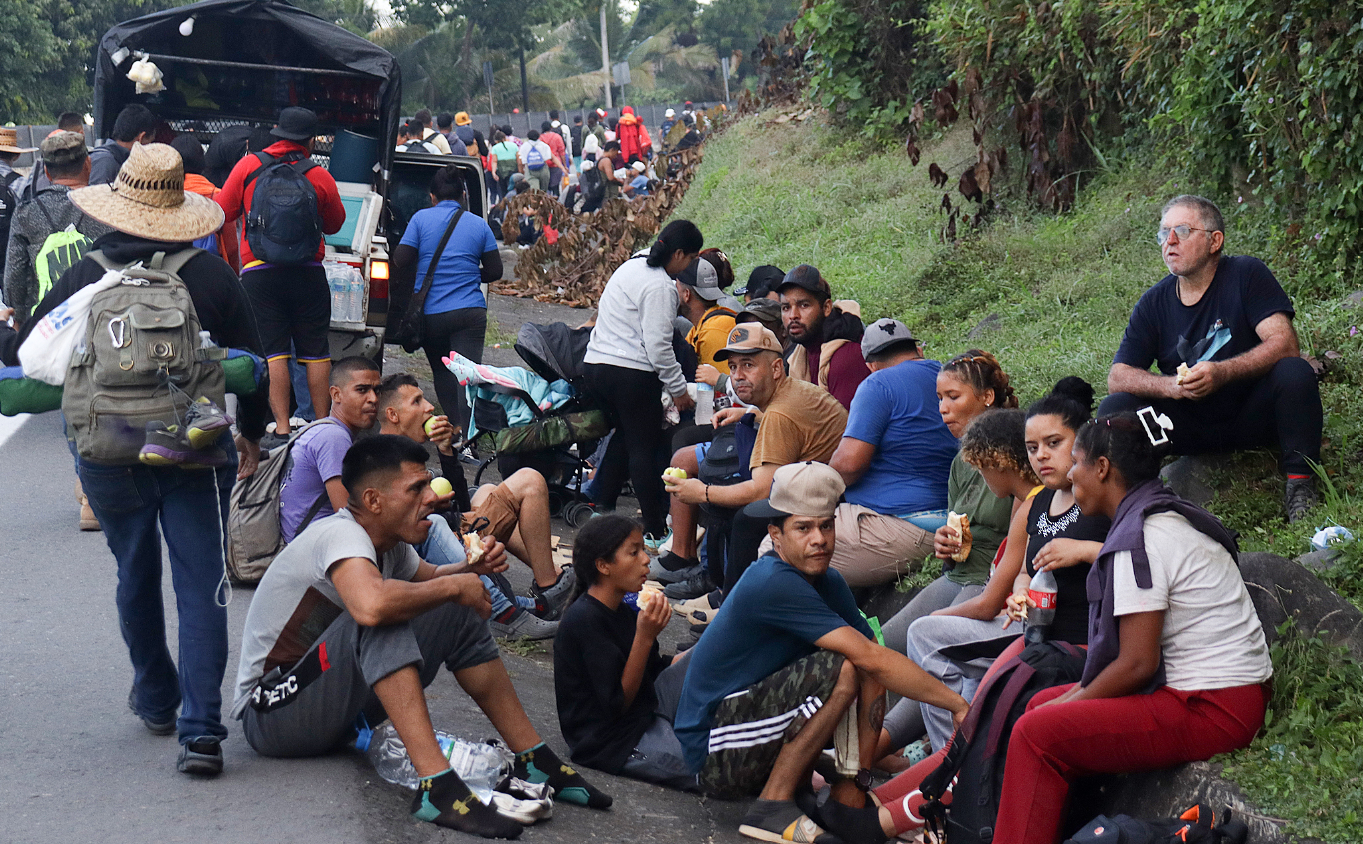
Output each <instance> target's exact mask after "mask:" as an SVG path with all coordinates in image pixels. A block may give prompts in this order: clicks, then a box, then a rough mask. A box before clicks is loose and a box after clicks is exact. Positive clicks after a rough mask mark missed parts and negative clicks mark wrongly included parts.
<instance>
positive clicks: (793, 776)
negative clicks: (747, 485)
mask: <svg viewBox="0 0 1363 844" xmlns="http://www.w3.org/2000/svg"><path fill="white" fill-rule="evenodd" d="M842 492H843V484H842V479H841V478H839V477H838V473H837V472H835V471H834V470H833V469H831V468H830V467H828V466H825V465H823V464H821V463H812V462H810V463H797V464H793V465H789V466H783V467H781V468H780V469H777V470H776V472H775V474H774V476H773V480H772V485H771V497H770V498H769V499H767V500H764V501H758V502H755V503H753V504H750V505H748V507H747V508H745V511H746V512H747V514H748V515H749V516H751V517H753V518H760V519H765V520H767V521H768V525H769V526H768V528H767V531H768V534H769V535H770V536H771V539H772V542H773V543H774V550H773V553H771V554H768V555H767V556H764V557H762V558H761V559H759V560H758V561H757V562H755V563H753V564H752V565H751V566H750V567H749V568H748V569H747V571H745V572H744V573H743V577H742V578H741V579H740V580H739V581H738V583H737V585H735V586H734V589H733V591H732V592H731V593H730V595H729V597H728V599H727V601H726V602H725V606H726V607H728V609H726V610H725V611H724V612H723V613H721V614H720V615H719V616H718V617H717V618H716V619H715V621H714V622H713V623H711V625H710V627H709V629H707V630H706V631H705V634H704V635H702V636H701V638H700V641H699V642H698V643H697V644H696V646H695V647H694V649H693V650H692V652H691V655H690V657H689V658H688V664H687V667H686V679H685V681H684V682H683V684H682V690H681V696H680V699H679V702H678V706H677V714H676V718H675V722H674V723H675V725H676V734H677V739H678V740H679V741H680V742H681V745H682V749H683V751H684V753H685V756H686V762H687V764H688V765H689V766H690V767H691V769H692V770H693V771H695V772H696V773H697V774H699V776H700V786H701V788H702V789H703V790H704V791H705V792H707V793H708V794H711V795H714V796H717V797H740V796H745V795H749V794H753V793H755V792H760V793H759V794H758V798H757V802H756V803H754V804H753V806H752V808H751V809H749V810H748V813H747V815H746V816H745V817H744V819H743V825H742V826H740V827H739V828H738V831H739V832H741V833H742V834H744V835H747V836H749V837H752V838H758V839H762V840H766V841H819V840H826V839H821V836H822V835H824V833H823V831H822V830H821V829H820V828H819V827H818V826H817V824H816V823H815V822H814V821H812V820H810V818H809V817H808V816H806V815H805V813H804V812H803V811H802V810H801V809H800V808H799V807H797V805H796V795H797V792H807V791H808V789H809V781H810V773H811V770H812V768H813V766H814V762H815V760H816V759H817V758H818V757H819V755H820V753H821V752H822V751H823V748H824V747H825V745H827V744H828V741H829V739H831V738H833V734H834V730H835V728H837V727H838V725H839V722H840V721H842V720H843V719H844V718H847V719H854V720H855V729H854V730H850V731H848V733H844V732H843V731H842V730H839V731H838V732H839V735H840V737H841V736H844V735H850V736H852V737H849V738H848V739H847V740H845V741H843V740H840V741H839V742H838V747H837V751H838V754H837V759H838V762H837V767H838V773H839V774H841V775H843V776H844V777H850V776H852V775H855V776H856V779H855V780H852V779H842V780H839V781H838V782H835V783H834V784H833V788H832V793H831V796H830V799H829V800H828V802H827V803H825V804H824V806H823V808H822V812H823V813H824V814H828V813H835V814H837V816H838V818H839V820H840V821H846V822H845V823H842V824H841V826H842V827H844V828H853V829H857V828H859V827H860V825H861V824H862V823H863V822H868V818H869V822H870V823H873V824H875V828H876V831H879V822H878V821H877V820H876V814H875V811H874V807H872V811H871V812H869V813H868V812H866V811H864V810H863V809H864V807H865V800H866V798H865V795H864V794H863V793H862V791H861V790H860V789H859V788H858V786H861V787H862V788H865V787H866V786H867V785H868V783H869V776H870V772H869V770H868V768H869V766H870V765H871V764H872V762H873V761H874V756H875V744H876V738H877V736H878V735H879V730H880V722H881V719H882V717H883V715H884V711H885V709H884V705H885V701H884V690H885V689H887V688H888V689H890V690H891V691H893V692H896V693H897V694H901V695H904V696H905V697H908V698H913V699H914V700H924V701H928V702H930V703H932V704H933V705H935V706H941V707H943V708H944V709H947V710H948V711H950V712H951V713H952V716H953V718H954V719H955V720H956V723H958V724H959V723H960V722H961V720H962V719H963V718H964V717H965V714H966V711H967V709H968V704H967V703H966V701H965V700H964V699H963V698H962V697H961V696H960V695H957V694H955V693H954V692H952V691H950V690H948V689H947V688H946V686H944V685H942V683H941V682H939V681H938V680H936V679H935V678H933V677H931V676H929V675H928V674H927V673H925V672H924V671H923V670H922V669H921V668H919V667H918V666H917V665H914V664H913V663H912V662H911V661H909V659H908V658H907V657H904V656H901V655H900V654H898V653H895V652H894V651H892V650H890V649H888V648H885V647H883V646H881V645H877V644H876V642H875V638H874V636H873V634H872V633H871V629H870V627H869V626H868V625H867V623H866V620H865V619H864V618H863V617H862V615H861V613H860V612H859V611H858V610H857V604H856V600H855V599H854V598H853V597H852V592H851V590H850V589H849V588H848V587H847V583H846V582H845V581H844V580H843V579H842V576H841V575H840V574H838V573H837V572H836V571H830V570H829V560H830V559H831V558H832V555H833V546H834V543H835V540H836V535H835V528H834V516H833V511H834V509H835V508H836V507H837V504H838V497H839V496H840V495H841V494H842ZM820 702H822V704H821V703H820ZM854 705H855V714H853V706H854ZM792 733H794V735H793V737H791V734H792ZM858 810H863V811H858ZM829 839H832V836H829Z"/></svg>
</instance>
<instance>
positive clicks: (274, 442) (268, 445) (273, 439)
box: [260, 431, 289, 451]
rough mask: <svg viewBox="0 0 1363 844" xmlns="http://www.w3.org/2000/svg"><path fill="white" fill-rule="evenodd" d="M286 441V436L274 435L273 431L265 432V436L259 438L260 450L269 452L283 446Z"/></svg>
mask: <svg viewBox="0 0 1363 844" xmlns="http://www.w3.org/2000/svg"><path fill="white" fill-rule="evenodd" d="M288 441H289V435H288V434H276V433H275V432H274V431H267V432H266V433H265V436H263V437H261V438H260V450H261V451H271V450H273V449H276V448H279V447H280V446H281V445H285V444H286V443H288Z"/></svg>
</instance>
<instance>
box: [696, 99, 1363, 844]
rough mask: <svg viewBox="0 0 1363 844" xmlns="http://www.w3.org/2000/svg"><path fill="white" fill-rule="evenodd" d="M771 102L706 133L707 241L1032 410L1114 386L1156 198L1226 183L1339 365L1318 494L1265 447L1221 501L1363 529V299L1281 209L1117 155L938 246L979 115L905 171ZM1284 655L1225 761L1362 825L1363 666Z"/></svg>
mask: <svg viewBox="0 0 1363 844" xmlns="http://www.w3.org/2000/svg"><path fill="white" fill-rule="evenodd" d="M771 117H772V115H771V114H770V113H768V114H766V115H759V116H758V117H757V118H754V119H749V120H745V121H742V122H740V123H739V124H738V125H736V126H735V127H733V128H732V129H730V130H729V131H728V132H727V133H726V134H725V135H723V136H722V137H721V138H719V139H717V140H715V141H713V142H711V143H710V144H709V145H708V146H707V148H706V154H705V160H704V162H703V163H702V165H701V168H700V172H699V174H698V177H697V179H696V181H695V183H694V184H693V186H692V188H691V191H690V192H689V194H688V195H687V197H686V199H685V201H684V202H683V204H682V206H681V208H680V209H679V210H678V212H677V214H676V216H678V217H684V218H688V219H691V220H694V221H695V222H696V223H697V224H698V225H699V226H700V227H701V230H702V231H703V232H704V233H705V239H706V244H707V245H714V246H719V247H721V248H723V249H724V250H725V252H726V253H727V254H728V255H729V256H730V257H731V258H732V259H733V260H734V261H735V264H736V270H737V272H738V275H739V277H740V278H743V277H746V274H747V273H748V272H749V271H750V270H751V269H752V268H753V267H754V266H756V265H758V264H765V263H774V264H776V265H778V266H780V267H782V268H784V269H789V268H790V267H791V266H793V265H795V264H798V263H811V264H814V265H815V266H817V267H819V268H820V270H822V271H823V273H824V274H825V276H826V277H827V278H828V279H829V281H830V282H831V284H832V285H833V291H834V294H835V296H838V297H846V298H852V299H856V300H858V301H859V302H860V303H861V305H862V308H863V317H864V318H865V319H866V320H867V321H870V320H871V319H874V318H878V317H881V316H893V317H896V318H899V319H902V320H904V321H905V322H906V323H907V324H908V325H909V326H910V328H912V329H913V330H914V332H915V333H916V335H917V336H918V337H919V338H920V339H922V340H923V341H924V342H925V343H926V347H927V353H928V355H929V356H930V357H934V358H938V359H945V358H947V357H949V356H951V355H954V354H956V353H958V352H961V351H963V350H965V349H967V348H972V347H977V348H982V349H987V350H989V351H991V352H993V353H995V354H996V355H998V357H999V359H1000V361H1001V362H1002V363H1003V365H1004V367H1005V368H1006V369H1007V371H1008V372H1009V374H1010V375H1011V376H1012V380H1013V383H1014V385H1015V386H1016V388H1017V390H1018V392H1019V395H1020V396H1021V399H1022V401H1023V404H1024V406H1025V405H1026V404H1027V403H1028V402H1030V401H1033V400H1035V399H1036V398H1038V397H1039V396H1040V395H1041V394H1042V393H1043V392H1044V391H1045V390H1046V389H1047V388H1049V387H1050V386H1051V385H1052V384H1053V383H1054V382H1055V381H1056V380H1058V379H1059V378H1061V377H1063V376H1065V375H1080V376H1082V377H1084V378H1086V379H1088V380H1089V381H1090V382H1092V383H1093V384H1094V386H1095V387H1096V388H1097V391H1098V393H1099V394H1100V395H1102V394H1104V393H1105V392H1106V386H1105V384H1106V372H1107V368H1108V365H1109V363H1110V361H1111V356H1112V353H1113V351H1114V350H1115V348H1116V345H1117V342H1118V341H1119V339H1120V337H1121V333H1122V331H1123V329H1124V327H1125V325H1126V319H1127V317H1128V315H1129V313H1130V310H1131V307H1132V305H1133V304H1134V303H1135V301H1136V299H1137V297H1138V296H1139V295H1140V293H1141V292H1142V291H1143V290H1144V289H1145V288H1146V287H1148V286H1149V285H1151V284H1153V283H1154V282H1155V281H1157V280H1158V279H1159V278H1161V277H1162V276H1163V275H1164V273H1165V269H1164V266H1163V264H1162V263H1161V261H1160V257H1159V249H1158V248H1157V246H1156V245H1155V239H1154V231H1155V228H1156V226H1157V224H1158V217H1159V210H1160V206H1161V205H1162V203H1163V202H1164V201H1165V200H1166V199H1167V198H1168V197H1169V196H1171V195H1173V194H1176V193H1180V192H1185V191H1192V192H1199V191H1202V192H1206V193H1207V194H1209V195H1211V196H1213V197H1216V198H1217V199H1218V200H1219V201H1221V202H1222V204H1223V207H1224V208H1225V209H1226V211H1227V217H1228V220H1229V226H1228V228H1229V231H1228V234H1227V243H1228V249H1229V250H1230V251H1231V252H1235V253H1248V254H1253V255H1257V256H1260V257H1262V258H1264V259H1265V261H1267V263H1268V264H1269V266H1270V267H1271V268H1272V269H1273V270H1274V271H1275V273H1277V275H1278V277H1279V279H1280V280H1281V281H1282V282H1283V285H1284V287H1285V288H1286V289H1287V291H1288V293H1289V294H1290V295H1291V296H1292V297H1293V300H1294V302H1295V304H1296V306H1297V308H1298V312H1297V320H1296V323H1297V327H1298V330H1299V332H1300V334H1301V338H1302V343H1303V347H1304V349H1305V350H1307V351H1309V352H1310V353H1311V354H1313V355H1315V356H1316V357H1317V358H1319V359H1321V360H1324V361H1326V362H1328V363H1330V364H1331V368H1330V370H1329V372H1328V373H1327V375H1326V377H1325V380H1324V381H1323V383H1322V389H1323V396H1324V400H1325V406H1326V414H1327V421H1326V436H1327V445H1326V448H1325V452H1324V455H1323V456H1324V461H1325V466H1324V467H1323V468H1324V471H1325V472H1326V473H1328V474H1327V477H1328V482H1327V483H1323V484H1322V493H1323V494H1322V499H1323V500H1322V504H1321V505H1320V506H1319V507H1317V508H1316V510H1314V511H1313V512H1312V513H1311V515H1310V516H1309V517H1308V518H1307V519H1305V520H1303V521H1302V522H1300V523H1298V524H1297V525H1294V526H1288V525H1287V524H1286V523H1285V522H1284V520H1283V517H1282V501H1281V495H1282V481H1281V478H1280V476H1279V475H1278V473H1277V470H1276V466H1275V461H1274V458H1273V456H1272V455H1270V454H1268V453H1267V452H1262V453H1250V454H1244V455H1239V456H1237V457H1235V458H1234V459H1232V460H1229V461H1228V462H1227V465H1226V466H1225V467H1224V468H1223V469H1222V470H1220V471H1219V473H1218V476H1217V478H1216V482H1215V486H1216V488H1217V495H1216V498H1215V499H1214V500H1213V502H1212V504H1211V509H1212V510H1213V511H1214V512H1216V513H1217V514H1218V515H1220V516H1221V517H1222V518H1224V519H1225V520H1227V521H1228V522H1229V523H1230V524H1231V525H1232V526H1233V527H1234V528H1236V529H1237V530H1239V531H1240V532H1241V543H1242V547H1244V548H1245V549H1247V550H1269V551H1274V552H1277V553H1279V554H1282V555H1284V556H1288V557H1295V556H1297V555H1298V554H1301V553H1303V552H1305V551H1306V550H1308V544H1307V540H1308V538H1309V536H1310V534H1311V533H1312V532H1314V531H1315V529H1316V528H1317V527H1318V526H1319V525H1322V524H1326V523H1329V522H1332V521H1338V522H1339V523H1340V524H1344V525H1347V526H1350V527H1353V528H1355V529H1356V530H1357V529H1360V528H1363V499H1361V498H1360V495H1359V493H1358V491H1357V490H1358V488H1359V484H1360V483H1363V466H1360V461H1359V459H1358V456H1359V450H1360V448H1363V413H1360V410H1363V408H1361V407H1360V405H1361V404H1363V401H1360V398H1359V396H1360V386H1363V378H1360V376H1359V374H1358V372H1357V370H1358V361H1359V353H1360V348H1361V347H1363V342H1361V341H1363V337H1354V336H1352V334H1353V333H1354V324H1355V323H1356V322H1360V321H1363V313H1360V311H1359V310H1358V308H1355V307H1349V306H1348V302H1347V301H1346V297H1347V296H1348V294H1349V293H1351V292H1352V289H1353V288H1352V287H1351V285H1350V284H1348V283H1347V280H1346V279H1343V278H1342V277H1341V276H1339V275H1336V274H1335V273H1332V272H1325V271H1322V270H1321V269H1320V268H1319V266H1318V265H1317V264H1316V263H1315V262H1312V261H1308V260H1303V259H1302V257H1301V255H1300V253H1298V252H1294V251H1292V250H1290V249H1283V248H1281V247H1278V246H1275V244H1277V243H1278V242H1279V241H1278V240H1277V233H1278V228H1279V226H1281V222H1280V221H1279V220H1278V219H1277V216H1276V214H1275V213H1274V212H1273V211H1272V210H1269V209H1266V208H1264V207H1262V206H1260V205H1257V204H1254V203H1250V202H1245V203H1241V202H1237V201H1236V199H1235V197H1233V196H1229V197H1228V196H1225V195H1223V194H1220V193H1218V192H1217V191H1216V190H1215V187H1214V185H1209V184H1207V183H1205V182H1200V181H1197V180H1193V179H1190V178H1189V177H1188V175H1187V173H1186V171H1175V170H1171V169H1166V167H1165V166H1162V165H1160V164H1159V161H1160V160H1161V159H1160V157H1159V156H1157V155H1155V154H1153V153H1146V154H1143V155H1135V154H1133V155H1132V156H1130V157H1128V158H1119V157H1117V156H1115V155H1114V156H1109V158H1108V160H1107V167H1106V168H1105V169H1103V170H1102V171H1101V172H1099V173H1096V174H1094V177H1093V180H1092V182H1091V183H1090V184H1089V186H1088V187H1087V188H1086V189H1085V190H1084V191H1082V192H1081V193H1080V194H1079V196H1078V199H1077V201H1076V202H1075V204H1074V206H1073V207H1072V209H1071V210H1069V211H1068V212H1065V213H1062V214H1059V215H1053V214H1050V213H1045V212H1041V211H1037V210H1034V206H1033V205H1032V204H1031V203H1029V202H1028V201H1027V200H1026V198H1025V189H1024V188H1023V186H1022V185H1021V178H1020V177H1018V176H1016V175H1014V176H1012V177H1011V178H1009V179H1005V180H1003V181H1002V182H1001V183H999V184H997V185H996V186H995V196H994V197H993V203H996V205H997V207H994V208H992V209H991V214H992V221H991V222H990V224H989V225H987V226H985V227H982V228H981V229H979V230H970V231H968V232H965V233H963V234H962V237H961V240H960V241H959V242H956V243H949V242H943V239H942V228H943V225H944V222H945V219H946V218H945V215H944V213H943V212H942V210H941V205H942V198H943V192H944V191H943V190H942V189H940V188H934V187H932V185H931V183H930V182H929V180H928V176H927V172H926V171H927V168H928V166H929V164H930V163H933V162H935V163H938V164H939V165H940V166H941V167H942V168H943V169H945V170H946V171H947V172H948V173H949V174H950V175H951V176H952V177H953V179H954V177H955V176H956V175H957V174H958V173H959V172H960V170H961V168H962V166H964V165H968V164H973V163H974V149H973V144H972V139H971V138H970V134H969V131H968V130H965V129H957V130H953V131H952V132H950V133H948V134H946V135H945V136H943V137H939V138H937V139H934V140H932V141H929V142H928V143H925V144H924V150H923V159H922V161H921V162H920V164H919V165H918V166H917V167H914V166H912V165H911V164H910V163H909V161H908V159H907V158H906V156H905V155H904V153H903V152H902V151H901V150H899V149H898V148H897V147H896V148H888V149H887V148H882V147H877V146H875V145H873V144H868V143H866V142H865V141H863V140H861V139H860V138H859V137H857V136H856V135H855V133H850V132H848V131H846V130H838V129H833V128H830V127H829V126H826V125H820V124H817V123H813V122H810V123H806V124H803V125H797V124H795V123H784V124H779V125H778V124H774V123H771V122H769V118H771ZM952 201H953V202H959V197H958V196H956V195H954V194H953V195H952ZM1359 286H1363V284H1360V285H1359ZM1328 353H1333V354H1334V355H1338V357H1334V356H1333V355H1330V354H1328ZM1345 552H1346V553H1344V554H1343V555H1342V560H1341V562H1340V563H1339V565H1338V567H1337V568H1336V569H1335V570H1334V571H1333V572H1331V573H1330V574H1327V575H1325V578H1326V579H1327V581H1329V582H1330V583H1331V584H1332V585H1333V586H1335V588H1337V589H1339V590H1340V591H1341V593H1342V594H1344V595H1346V596H1347V597H1349V598H1351V599H1352V600H1353V601H1354V602H1355V603H1357V604H1359V605H1360V606H1363V586H1360V584H1361V583H1363V549H1360V548H1359V546H1357V545H1353V546H1349V547H1347V548H1346V549H1345ZM1285 632H1286V631H1285ZM1274 665H1275V670H1276V681H1275V696H1274V701H1273V714H1272V719H1271V723H1270V726H1269V729H1268V730H1267V731H1266V732H1265V733H1264V735H1261V736H1260V737H1259V738H1258V739H1257V740H1256V741H1255V743H1254V745H1253V746H1252V747H1251V748H1250V749H1248V750H1246V751H1243V752H1241V753H1239V754H1235V755H1233V756H1232V757H1230V758H1229V768H1228V771H1229V773H1230V775H1231V777H1232V778H1233V779H1234V780H1235V781H1236V782H1238V783H1239V784H1240V785H1241V786H1242V787H1244V788H1245V789H1246V791H1247V793H1248V794H1249V796H1250V798H1251V799H1252V800H1253V801H1254V802H1255V803H1256V805H1257V806H1258V807H1259V808H1260V809H1262V810H1263V811H1265V812H1267V813H1269V814H1271V815H1273V816H1275V817H1281V818H1285V819H1287V820H1288V824H1289V825H1288V829H1289V832H1290V833H1291V834H1293V835H1296V836H1303V837H1305V836H1313V837H1319V838H1321V839H1323V840H1326V841H1331V842H1341V843H1342V842H1346V841H1354V840H1357V838H1358V835H1357V830H1358V825H1359V819H1360V817H1363V778H1360V774H1359V771H1360V770H1361V769H1363V727H1361V726H1360V724H1361V723H1363V708H1361V707H1363V668H1360V666H1359V665H1357V664H1356V663H1354V662H1351V661H1349V660H1348V659H1347V658H1346V657H1344V656H1342V655H1341V654H1340V653H1339V652H1337V651H1335V650H1332V649H1330V648H1328V647H1326V646H1325V645H1324V644H1322V643H1320V642H1319V641H1315V640H1312V639H1310V638H1301V637H1291V636H1290V637H1288V638H1286V639H1284V640H1283V641H1282V642H1280V643H1279V644H1278V645H1277V646H1275V648H1274ZM1223 761H1224V760H1223Z"/></svg>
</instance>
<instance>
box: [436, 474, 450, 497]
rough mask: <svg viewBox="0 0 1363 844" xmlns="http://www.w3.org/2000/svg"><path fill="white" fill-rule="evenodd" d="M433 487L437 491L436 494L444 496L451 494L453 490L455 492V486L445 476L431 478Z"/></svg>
mask: <svg viewBox="0 0 1363 844" xmlns="http://www.w3.org/2000/svg"><path fill="white" fill-rule="evenodd" d="M431 489H432V490H434V491H435V494H436V495H439V496H441V497H442V498H443V497H444V496H446V495H449V494H450V493H451V492H454V487H453V486H451V485H450V482H449V481H448V480H446V479H444V478H431Z"/></svg>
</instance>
